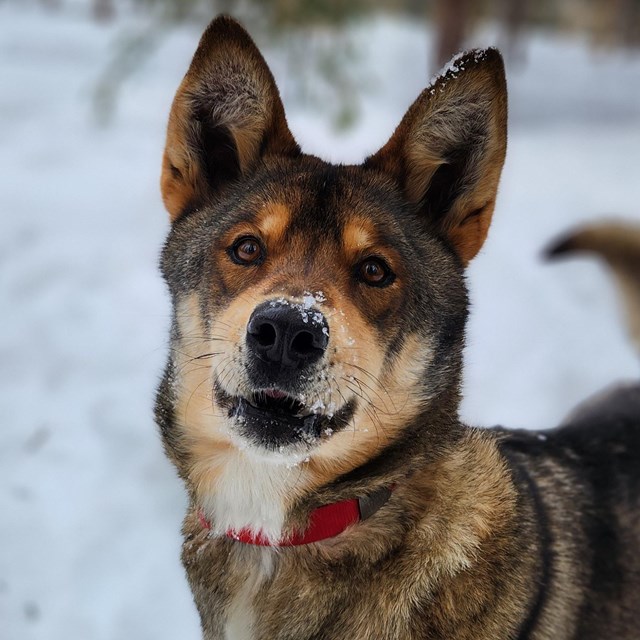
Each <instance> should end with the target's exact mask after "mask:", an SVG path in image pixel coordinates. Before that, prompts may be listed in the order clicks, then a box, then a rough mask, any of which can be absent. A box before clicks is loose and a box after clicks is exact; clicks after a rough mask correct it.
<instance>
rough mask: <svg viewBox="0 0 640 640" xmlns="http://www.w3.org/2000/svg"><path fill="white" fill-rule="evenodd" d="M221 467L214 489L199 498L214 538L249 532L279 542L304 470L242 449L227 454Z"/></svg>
mask: <svg viewBox="0 0 640 640" xmlns="http://www.w3.org/2000/svg"><path fill="white" fill-rule="evenodd" d="M218 465H219V466H218V468H217V473H216V475H215V486H211V487H208V488H207V489H206V490H205V491H204V492H203V495H201V496H200V499H201V501H202V502H201V504H202V508H203V509H204V511H205V513H206V515H207V517H208V518H209V520H210V522H211V524H212V528H213V533H214V535H215V534H217V535H224V534H225V533H226V532H227V531H229V530H233V531H240V530H242V529H250V530H251V531H255V532H259V531H262V533H263V534H264V535H265V536H266V537H267V538H269V539H271V540H273V541H277V540H279V539H280V538H281V536H282V527H283V525H284V518H285V512H286V505H287V502H288V501H289V500H290V499H291V496H292V495H293V490H294V487H295V485H296V484H297V483H300V482H301V480H303V478H301V475H304V473H305V472H304V469H303V468H302V467H300V466H297V465H293V464H286V463H284V462H282V461H278V462H275V461H272V460H268V459H267V460H265V459H264V458H261V457H259V456H253V455H251V454H249V453H247V452H246V451H243V450H235V451H233V452H229V451H226V452H225V454H224V456H221V458H220V459H219V460H218Z"/></svg>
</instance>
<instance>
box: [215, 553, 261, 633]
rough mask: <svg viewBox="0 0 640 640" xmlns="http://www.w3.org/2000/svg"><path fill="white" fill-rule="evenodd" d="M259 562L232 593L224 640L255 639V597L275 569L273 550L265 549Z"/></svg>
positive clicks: (227, 611)
mask: <svg viewBox="0 0 640 640" xmlns="http://www.w3.org/2000/svg"><path fill="white" fill-rule="evenodd" d="M261 555H262V557H261V558H260V561H259V564H258V565H256V567H255V568H253V569H252V570H250V571H249V574H248V575H247V576H246V578H245V579H244V580H243V581H242V582H241V584H240V586H239V588H238V589H237V590H236V592H235V593H234V594H233V595H232V597H231V600H230V602H229V605H228V607H227V609H226V613H225V621H224V640H254V638H255V637H256V635H255V624H256V610H255V602H254V599H255V598H256V597H257V594H258V592H259V590H260V587H261V586H262V585H263V584H264V582H265V580H267V579H268V577H269V576H270V574H271V572H272V570H273V557H272V552H270V551H267V550H264V552H263V553H261Z"/></svg>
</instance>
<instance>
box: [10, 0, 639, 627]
mask: <svg viewBox="0 0 640 640" xmlns="http://www.w3.org/2000/svg"><path fill="white" fill-rule="evenodd" d="M117 28H118V26H116V27H109V28H105V27H98V26H96V25H93V24H91V23H90V22H88V21H87V20H86V19H85V18H84V17H83V16H82V15H81V13H76V14H73V15H67V14H62V15H56V14H51V15H45V14H43V13H41V12H39V11H35V10H33V9H31V10H30V9H28V8H25V7H24V6H20V5H18V4H17V3H14V4H6V3H5V4H2V5H0V86H1V87H2V91H1V93H0V166H2V178H1V181H0V212H1V214H0V215H1V218H0V225H1V227H0V228H1V229H2V231H1V233H0V302H1V305H2V306H1V309H2V319H1V321H0V323H1V324H0V326H1V328H2V331H1V332H0V415H2V419H3V424H2V428H1V430H0V513H1V514H2V515H1V516H0V640H18V639H19V640H31V639H44V638H46V639H48V640H63V639H64V640H69V639H70V638H73V639H75V638H82V639H83V640H103V639H104V640H107V639H109V640H112V639H114V638H116V639H129V638H135V639H136V640H146V639H149V640H150V639H152V638H153V640H162V639H167V640H169V639H175V638H181V639H182V638H184V639H188V638H197V637H198V625H197V619H196V615H195V611H194V609H193V606H192V604H191V600H190V595H189V593H188V590H187V587H186V584H185V581H184V578H183V575H182V570H181V567H180V565H179V561H178V553H179V533H178V530H179V524H180V519H181V516H182V510H183V503H184V497H183V494H182V490H181V487H180V485H179V483H178V481H177V479H176V478H175V476H174V474H173V472H172V470H171V468H170V467H169V464H168V463H167V462H166V461H165V459H164V457H163V455H162V452H161V447H160V443H159V439H158V437H157V435H156V432H155V428H154V425H153V422H152V418H151V405H152V394H153V389H154V385H155V383H156V380H157V378H158V375H159V373H160V370H161V367H162V364H163V359H164V350H165V335H166V329H167V322H168V313H169V309H168V301H167V298H166V295H165V292H164V288H163V285H162V283H161V282H160V280H159V277H158V274H157V272H156V258H157V254H158V250H159V247H160V244H161V242H162V239H163V236H164V234H165V233H166V231H167V221H166V215H165V213H164V211H163V209H162V205H161V202H160V198H159V194H158V186H157V183H158V171H159V163H160V154H161V149H162V144H163V133H164V126H165V118H166V116H167V113H168V108H169V103H170V100H171V98H172V94H173V91H174V90H175V88H176V86H177V84H178V81H179V79H180V77H181V75H182V73H183V72H184V70H185V69H186V66H187V63H188V60H189V58H190V56H191V54H192V52H193V49H194V46H195V43H196V41H197V38H198V37H199V33H198V32H197V30H196V28H193V29H187V28H184V29H182V30H180V31H178V32H176V33H174V34H172V35H171V37H169V38H168V40H167V41H166V42H165V44H164V45H163V46H162V48H161V49H160V50H159V51H158V52H157V54H155V55H154V56H153V58H152V59H151V60H150V61H149V62H148V63H147V64H146V65H145V66H144V68H143V69H142V70H141V73H139V74H138V76H137V77H136V78H135V81H133V82H131V83H129V84H128V85H127V86H126V91H125V93H124V95H123V98H122V101H121V103H120V106H119V110H118V113H117V114H116V118H115V121H114V123H113V125H112V126H111V127H110V128H108V129H98V128H96V127H95V126H94V125H93V124H92V120H91V117H90V113H89V108H88V98H89V94H90V91H91V87H92V83H93V81H94V80H95V77H96V74H97V73H98V72H99V71H100V70H101V69H102V68H103V66H104V64H105V60H106V57H107V55H108V52H109V45H110V43H111V42H112V40H113V37H114V35H115V30H117ZM353 38H354V41H355V42H356V43H357V45H358V47H359V48H360V51H361V62H360V64H361V65H362V71H363V73H364V74H366V77H367V78H368V79H369V80H368V85H369V87H370V88H369V90H368V93H367V94H366V95H365V96H364V97H363V103H364V106H365V108H364V111H363V117H362V119H361V121H360V123H359V125H358V126H357V127H356V128H355V129H354V130H352V131H351V132H349V133H348V134H346V135H340V136H336V134H335V133H334V132H333V131H332V129H331V127H330V126H329V124H328V123H327V122H326V121H324V120H322V119H320V116H319V114H318V113H317V112H315V111H314V112H310V111H308V110H304V109H302V108H300V106H299V105H298V106H296V105H295V104H294V105H292V106H291V109H290V112H289V117H290V123H291V126H292V129H293V131H294V133H295V135H296V136H297V138H298V139H299V141H300V142H301V143H302V145H303V147H304V148H305V149H306V150H308V151H311V152H315V153H317V154H319V155H322V156H324V157H327V158H329V159H333V160H342V161H350V160H357V159H359V158H361V157H363V155H365V154H366V153H368V152H371V151H373V150H375V149H376V148H377V147H378V146H380V145H381V144H382V143H383V142H384V141H385V140H386V138H387V137H388V136H389V134H390V132H391V131H392V129H393V127H394V126H395V124H397V121H398V120H399V118H400V117H401V115H402V114H403V112H404V109H405V108H406V107H407V106H408V104H409V102H410V101H411V99H412V98H413V97H415V95H417V93H418V92H419V90H420V89H421V88H422V86H423V84H424V79H425V77H426V76H427V72H426V60H425V51H426V47H427V45H426V42H425V38H424V33H423V31H422V28H421V27H420V25H418V26H412V25H410V24H408V23H399V22H389V21H386V22H384V21H377V22H375V23H373V24H368V25H366V26H364V27H360V28H359V29H358V30H356V31H354V32H353ZM528 45H529V46H528V54H529V65H528V66H527V67H526V68H523V69H520V70H519V69H510V72H509V73H510V89H511V105H512V112H511V117H512V119H511V125H512V126H511V136H510V142H509V145H510V146H509V153H508V158H507V163H506V167H505V172H504V178H503V182H502V189H501V195H500V200H499V206H498V208H497V210H496V216H495V224H494V226H493V229H492V233H491V236H490V239H489V241H488V243H487V245H486V247H485V250H484V251H483V253H482V255H481V256H480V257H479V258H478V259H477V260H476V262H475V263H474V264H473V266H472V268H471V271H470V286H471V290H472V298H473V301H474V304H473V315H472V318H471V324H470V328H469V348H468V351H467V377H466V400H465V403H464V407H463V413H464V417H465V419H466V420H468V421H469V422H472V423H475V424H495V423H498V422H500V423H503V424H508V425H511V426H524V427H539V426H551V425H553V424H555V423H556V422H558V421H559V420H560V419H561V418H562V417H563V415H564V414H565V413H566V412H567V411H568V410H569V409H570V408H571V407H572V405H574V404H575V403H576V402H577V401H578V400H580V399H581V398H583V397H585V396H586V395H587V394H590V393H591V392H593V391H595V390H597V389H599V388H601V387H603V386H604V385H607V384H608V383H610V382H611V381H614V380H617V379H621V378H625V377H627V378H628V377H633V376H636V375H637V359H636V358H635V356H634V355H633V354H632V353H631V351H630V349H629V347H628V344H627V342H626V339H625V335H624V332H623V330H622V328H621V327H620V325H619V321H618V312H617V310H616V306H615V298H614V295H613V292H612V289H611V287H610V283H609V281H608V279H607V277H606V276H605V274H604V273H603V272H602V271H601V269H600V268H599V267H598V266H597V265H595V264H592V263H589V262H586V261H576V262H572V263H566V264H562V265H554V266H549V265H544V264H542V263H541V262H540V260H539V258H538V256H539V252H540V249H541V248H542V247H543V246H544V245H545V244H546V243H547V242H548V241H549V240H550V239H551V238H553V237H554V236H555V235H556V234H557V233H559V232H561V231H563V230H565V229H566V228H567V227H569V226H571V225H573V224H575V223H578V222H579V221H582V220H586V219H593V218H598V217H601V216H602V215H603V214H616V215H619V216H623V217H627V218H634V217H635V219H636V220H638V219H640V209H639V207H640V204H639V203H640V179H639V177H638V170H639V168H640V58H639V57H638V56H637V55H636V56H635V57H632V56H631V55H630V54H624V53H606V52H596V53H590V52H588V50H587V48H586V46H585V45H584V43H582V42H580V41H579V40H575V39H574V40H562V39H556V38H553V37H550V36H541V35H538V36H536V37H534V38H532V39H531V41H530V42H529V43H528ZM267 57H268V58H269V59H270V60H272V61H273V62H274V67H275V70H276V76H277V77H278V79H279V81H280V82H281V84H282V85H283V86H284V95H285V102H288V101H289V98H288V96H289V95H290V91H289V89H288V83H291V82H293V80H292V79H291V78H286V79H285V77H284V76H285V74H286V66H285V65H284V62H283V56H281V55H279V54H278V52H277V51H276V52H274V51H271V52H269V51H268V52H267ZM374 87H375V88H374Z"/></svg>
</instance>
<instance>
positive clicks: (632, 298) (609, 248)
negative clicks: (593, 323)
mask: <svg viewBox="0 0 640 640" xmlns="http://www.w3.org/2000/svg"><path fill="white" fill-rule="evenodd" d="M574 253H589V254H594V255H596V256H598V257H600V258H602V259H603V260H604V261H605V262H606V263H607V265H608V266H609V268H610V269H611V271H612V272H613V275H614V277H615V279H616V283H617V285H618V290H619V292H620V295H621V297H622V301H623V305H624V308H625V311H626V316H627V322H628V326H629V333H630V335H631V340H632V341H633V344H634V345H635V347H636V349H638V351H639V352H640V225H639V224H632V223H629V222H602V223H598V224H592V225H588V226H586V227H582V228H580V229H577V230H575V231H573V232H571V233H569V234H568V235H566V236H564V237H562V238H560V239H558V240H557V241H556V242H554V243H553V244H552V245H551V246H549V247H548V248H547V250H546V251H545V257H546V258H548V259H557V258H564V257H566V256H568V255H572V254H574Z"/></svg>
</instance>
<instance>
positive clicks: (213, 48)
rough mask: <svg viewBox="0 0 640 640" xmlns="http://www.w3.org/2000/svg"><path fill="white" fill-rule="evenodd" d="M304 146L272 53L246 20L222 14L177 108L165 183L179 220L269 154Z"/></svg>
mask: <svg viewBox="0 0 640 640" xmlns="http://www.w3.org/2000/svg"><path fill="white" fill-rule="evenodd" d="M299 153H300V149H299V147H298V145H297V144H296V142H295V140H294V138H293V136H292V135H291V132H290V131H289V128H288V127H287V122H286V119H285V115H284V107H283V106H282V101H281V100H280V95H279V94H278V89H277V87H276V84H275V81H274V79H273V75H272V74H271V71H270V70H269V67H268V66H267V63H266V62H265V60H264V58H263V57H262V55H261V54H260V52H259V51H258V49H257V47H256V45H255V44H254V43H253V41H252V40H251V38H250V36H249V34H248V33H247V32H246V31H245V30H244V29H243V28H242V27H241V26H240V24H238V23H237V22H236V21H235V20H233V19H231V18H229V17H226V16H220V17H218V18H216V19H215V20H213V22H211V24H210V25H209V26H208V27H207V30H206V31H205V32H204V34H203V36H202V38H201V40H200V44H199V45H198V49H197V51H196V53H195V55H194V56H193V60H192V62H191V66H190V67H189V70H188V71H187V74H186V76H185V77H184V80H183V81H182V83H181V84H180V87H179V88H178V91H177V93H176V96H175V98H174V101H173V105H172V107H171V113H170V115H169V125H168V128H167V142H166V146H165V150H164V157H163V159H162V177H161V181H160V186H161V189H162V199H163V201H164V204H165V206H166V208H167V210H168V211H169V215H170V217H171V220H172V221H175V220H177V219H178V218H179V217H180V216H181V215H182V213H183V212H185V211H186V210H188V209H189V208H192V207H195V206H198V204H200V203H201V202H204V201H207V200H210V199H211V198H215V197H216V195H218V194H219V193H220V192H222V191H223V190H224V188H225V187H226V186H227V185H228V184H230V183H231V182H233V181H236V180H237V179H238V178H240V177H241V176H242V175H246V174H247V173H249V172H251V171H252V170H253V169H254V168H255V167H256V165H257V164H258V162H259V161H260V159H261V158H263V157H265V156H267V155H288V156H295V155H298V154H299Z"/></svg>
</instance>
